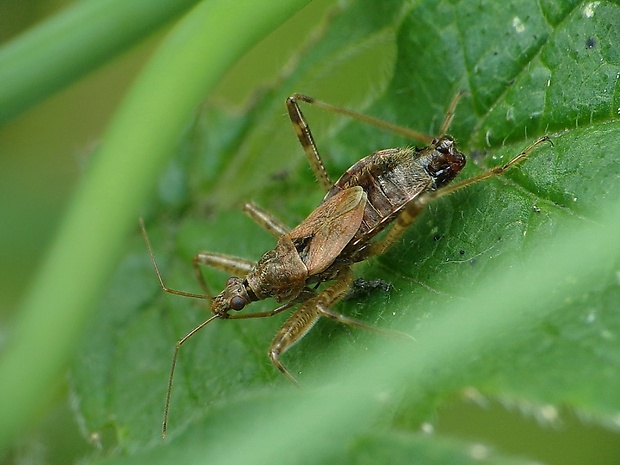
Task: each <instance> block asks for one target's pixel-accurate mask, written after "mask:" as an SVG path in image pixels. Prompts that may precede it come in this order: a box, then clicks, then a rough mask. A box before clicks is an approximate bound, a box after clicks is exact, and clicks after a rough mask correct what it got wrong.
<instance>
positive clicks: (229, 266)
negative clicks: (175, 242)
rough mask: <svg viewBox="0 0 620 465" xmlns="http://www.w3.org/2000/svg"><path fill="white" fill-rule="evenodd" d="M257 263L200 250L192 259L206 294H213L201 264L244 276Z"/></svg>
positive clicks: (232, 274)
mask: <svg viewBox="0 0 620 465" xmlns="http://www.w3.org/2000/svg"><path fill="white" fill-rule="evenodd" d="M255 264H256V263H255V262H253V261H251V260H246V259H244V258H239V257H234V256H231V255H224V254H220V253H212V252H199V253H197V254H196V255H194V258H193V260H192V267H193V269H194V275H195V276H196V279H197V280H198V283H199V284H200V287H201V288H202V290H203V291H204V293H205V294H206V295H211V292H210V291H209V286H207V283H206V281H205V278H204V276H203V274H202V271H201V269H200V267H201V266H210V267H211V268H215V269H218V270H221V271H225V272H227V273H228V274H230V275H231V276H239V277H242V276H245V275H247V274H248V273H249V272H250V271H251V270H252V268H254V265H255Z"/></svg>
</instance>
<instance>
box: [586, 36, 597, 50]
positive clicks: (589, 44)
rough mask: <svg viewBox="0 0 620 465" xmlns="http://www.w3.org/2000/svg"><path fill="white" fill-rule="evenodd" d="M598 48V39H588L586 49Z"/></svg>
mask: <svg viewBox="0 0 620 465" xmlns="http://www.w3.org/2000/svg"><path fill="white" fill-rule="evenodd" d="M594 47H596V39H595V38H594V37H588V38H587V39H586V48H594Z"/></svg>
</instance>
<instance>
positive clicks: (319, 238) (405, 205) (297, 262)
mask: <svg viewBox="0 0 620 465" xmlns="http://www.w3.org/2000/svg"><path fill="white" fill-rule="evenodd" d="M460 96H461V93H459V94H457V95H456V96H455V98H454V99H453V100H452V102H451V103H450V106H449V108H448V111H447V113H446V117H445V119H444V121H443V123H442V126H441V131H440V136H439V137H437V138H432V137H429V136H427V135H424V134H421V133H418V132H416V131H412V130H410V129H407V128H403V127H400V126H396V125H392V124H390V123H388V122H385V121H382V120H379V119H376V118H373V117H370V116H366V115H361V114H359V113H355V112H352V111H349V110H346V109H344V108H340V107H336V106H333V105H330V104H328V103H325V102H322V101H319V100H315V99H313V98H311V97H307V96H305V95H300V94H295V95H293V96H291V97H289V98H288V99H287V101H286V105H287V108H288V113H289V116H290V118H291V121H292V123H293V127H294V128H295V132H296V133H297V137H298V138H299V141H300V142H301V145H302V147H303V148H304V151H305V152H306V156H307V157H308V160H309V162H310V166H311V167H312V170H313V171H314V174H315V176H316V178H317V180H318V181H319V183H320V184H321V187H322V188H323V189H324V190H325V191H326V192H327V194H326V195H325V197H324V198H323V200H322V202H321V203H320V204H319V206H318V207H317V208H316V209H315V210H314V211H313V212H312V213H310V215H309V216H308V217H307V218H306V219H305V220H304V221H302V223H301V224H299V225H298V226H297V227H295V228H294V229H292V230H289V228H288V227H287V226H285V225H284V224H283V223H282V222H281V221H279V220H278V219H277V218H275V217H274V216H272V215H271V214H269V213H268V212H266V211H265V210H263V209H261V208H259V207H258V206H256V205H254V204H253V203H248V204H246V205H245V206H244V210H245V212H246V213H247V214H248V215H249V216H250V217H251V218H253V219H254V220H255V221H256V222H257V223H258V224H259V225H260V226H262V227H263V228H265V229H266V230H267V231H268V232H269V233H271V234H272V235H273V236H275V237H276V238H277V243H276V246H275V248H274V249H273V250H270V251H268V252H267V253H265V255H263V257H262V258H261V259H260V260H259V261H258V262H252V261H249V260H245V259H242V258H237V257H232V256H228V255H222V254H217V253H211V252H200V253H198V254H197V255H196V256H195V257H194V259H193V268H194V272H195V274H196V277H197V279H198V282H199V283H200V285H201V287H202V289H203V293H202V294H195V293H191V292H184V291H179V290H175V289H170V288H168V287H166V285H165V284H164V282H163V279H162V277H161V273H160V272H159V269H158V266H157V263H156V261H155V256H154V254H153V251H152V248H151V245H150V243H149V239H148V236H147V234H146V230H145V229H144V224H143V223H141V224H142V231H143V234H144V237H145V240H146V243H147V246H148V249H149V254H150V256H151V260H152V262H153V266H154V267H155V272H156V273H157V277H158V279H159V282H160V284H161V287H162V289H163V290H164V291H165V292H167V293H170V294H175V295H180V296H184V297H192V298H198V299H206V300H209V301H211V312H212V313H213V315H212V316H211V317H210V318H208V319H207V320H205V321H204V322H203V323H201V324H200V325H198V326H197V327H196V328H194V329H193V330H192V331H190V332H189V333H188V334H187V335H185V336H184V337H183V338H181V339H180V340H179V341H178V342H177V344H176V348H175V351H174V355H173V358H172V366H171V369H170V377H169V380H168V391H167V395H166V401H165V408H164V420H163V426H162V436H165V435H166V430H167V425H168V413H169V407H170V396H171V392H172V381H173V377H174V370H175V366H176V362H177V357H178V354H179V350H180V348H181V346H182V345H183V344H184V343H185V342H186V341H187V340H188V339H189V338H190V337H192V336H193V335H194V334H196V333H197V332H198V331H200V330H201V329H202V328H204V327H205V326H206V325H208V324H209V323H211V322H212V321H213V320H216V319H244V318H263V317H269V316H273V315H276V314H278V313H280V312H283V311H284V310H287V309H289V308H291V307H293V306H295V305H297V304H299V307H298V308H297V309H296V310H295V311H294V312H293V314H292V315H291V316H290V317H289V318H288V319H287V320H286V322H285V323H284V325H283V326H282V327H281V328H280V330H279V331H278V332H277V334H276V336H275V338H274V339H273V342H272V343H271V346H270V348H269V358H270V359H271V361H272V363H273V364H274V365H275V366H276V367H277V368H278V369H279V370H280V371H281V372H282V373H283V374H284V375H285V376H286V377H287V378H288V379H289V380H291V381H292V382H293V383H295V384H297V381H296V380H295V378H294V377H293V375H292V374H291V373H290V372H289V371H288V370H287V369H286V368H285V366H284V365H283V364H282V362H281V361H280V356H281V355H282V354H283V353H284V352H285V351H286V350H287V349H289V348H290V347H291V346H292V345H293V344H294V343H296V342H297V341H299V340H300V339H301V338H302V337H303V336H304V335H305V334H306V333H307V332H308V331H309V330H310V329H311V328H312V326H313V325H314V324H315V323H316V322H317V320H318V319H319V318H320V317H321V316H323V317H327V318H330V319H332V320H336V321H339V322H341V323H344V324H348V325H352V326H356V327H361V328H366V329H372V330H375V331H379V332H387V333H393V332H392V331H386V330H382V329H379V328H375V327H370V326H368V325H366V324H364V323H362V322H359V321H357V320H354V319H352V318H349V317H347V316H344V315H341V314H339V313H335V312H333V311H332V310H331V307H332V306H333V305H334V304H335V303H336V302H338V301H339V300H341V299H342V298H343V297H344V296H345V295H346V293H347V292H348V290H349V288H350V287H351V285H352V283H353V272H352V271H351V266H352V265H353V264H354V263H357V262H360V261H363V260H366V259H368V258H370V257H373V256H375V255H379V254H382V253H384V252H385V251H386V250H388V249H389V248H390V247H391V246H392V245H393V244H394V243H395V242H396V241H397V240H398V239H399V238H400V236H401V235H402V234H403V232H404V231H405V230H406V229H407V228H408V227H409V226H410V225H411V223H412V222H413V221H414V220H415V218H416V217H417V216H418V214H420V212H421V211H422V210H423V209H424V207H425V206H426V205H427V204H428V203H429V202H430V201H431V200H433V199H436V198H438V197H441V196H444V195H446V194H449V193H451V192H454V191H456V190H458V189H461V188H463V187H465V186H468V185H470V184H474V183H476V182H479V181H482V180H483V179H487V178H491V177H495V176H499V175H501V174H502V173H504V172H505V171H506V170H508V169H510V168H511V167H513V166H514V165H516V164H517V163H519V162H521V161H523V160H524V159H525V158H526V157H527V154H528V153H529V152H531V151H532V150H533V149H534V148H535V147H537V146H538V145H540V144H541V143H543V142H545V141H550V140H549V138H548V137H547V136H545V137H541V138H540V139H538V140H537V141H536V142H534V143H533V144H531V145H530V146H528V147H527V148H526V149H525V150H523V151H522V152H521V153H519V154H518V155H517V156H516V157H514V158H513V159H512V160H510V161H509V162H508V163H506V164H504V165H502V166H498V167H495V168H492V169H490V170H488V171H485V172H483V173H481V174H479V175H478V176H475V177H473V178H471V179H467V180H465V181H462V182H460V183H458V184H455V185H452V186H449V187H445V186H446V185H447V184H448V183H449V182H450V181H451V180H452V179H453V178H454V177H455V176H456V175H457V174H458V173H459V172H460V171H461V170H462V169H463V167H464V166H465V156H464V155H463V154H462V153H461V152H460V151H459V150H458V149H457V148H456V145H455V142H454V139H453V138H452V137H450V136H448V135H445V132H446V131H447V129H448V127H449V125H450V123H451V121H452V118H453V115H454V109H455V107H456V104H457V102H458V100H459V98H460ZM298 101H303V102H306V103H310V104H313V105H316V106H318V107H321V108H323V109H326V110H329V111H333V112H335V113H339V114H343V115H346V116H350V117H353V118H356V119H359V120H362V121H365V122H368V123H371V124H374V125H376V126H379V127H382V128H385V129H388V130H391V131H394V132H396V133H398V134H401V135H404V136H407V137H410V138H412V139H416V140H421V141H423V142H424V143H426V144H428V145H427V146H426V147H423V148H421V149H418V148H394V149H385V150H380V151H378V152H375V153H373V154H372V155H369V156H367V157H365V158H363V159H361V160H360V161H358V162H357V163H355V164H354V165H353V166H352V167H351V168H349V169H348V170H347V171H346V172H345V173H344V174H343V175H342V176H341V177H340V179H338V181H336V182H335V183H333V182H332V181H331V180H330V177H329V175H328V174H327V171H326V170H325V167H324V165H323V161H322V160H321V157H320V155H319V152H318V149H317V146H316V144H315V143H314V140H313V138H312V133H311V132H310V128H309V127H308V124H307V123H306V120H305V118H304V116H303V114H302V112H301V109H300V108H299V105H298V103H297V102H298ZM392 223H394V225H393V226H392V228H391V229H390V230H389V231H387V233H386V234H385V235H384V236H383V237H381V238H379V239H377V240H373V239H374V238H375V236H376V235H377V234H379V233H380V232H381V231H383V230H384V229H385V228H386V227H387V226H389V225H391V224H392ZM205 265H206V266H211V267H214V268H217V269H220V270H223V271H226V272H228V273H229V274H231V275H232V277H231V278H229V279H228V281H227V282H226V287H225V288H224V290H223V291H222V292H220V293H219V294H218V295H217V296H215V297H211V294H210V292H209V290H208V287H207V284H206V282H205V280H204V277H203V275H202V272H201V270H200V267H201V266H205ZM328 281H332V284H330V285H329V286H328V287H325V288H323V289H321V290H317V289H318V286H319V285H320V284H321V283H324V282H328ZM268 297H271V298H273V299H275V300H276V301H277V302H280V303H282V305H281V306H279V307H278V308H276V309H274V310H271V311H268V312H260V313H231V312H232V311H234V312H239V311H240V310H243V309H244V308H245V307H246V306H247V305H248V304H249V303H251V302H254V301H257V300H263V299H266V298H268Z"/></svg>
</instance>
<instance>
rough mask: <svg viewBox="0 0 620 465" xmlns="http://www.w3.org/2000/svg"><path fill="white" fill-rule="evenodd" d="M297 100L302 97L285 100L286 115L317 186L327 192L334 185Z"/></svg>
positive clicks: (293, 96) (296, 96) (302, 98)
mask: <svg viewBox="0 0 620 465" xmlns="http://www.w3.org/2000/svg"><path fill="white" fill-rule="evenodd" d="M305 98H307V97H305ZM297 99H300V100H304V97H303V96H301V95H298V94H295V95H292V96H290V97H289V98H288V99H286V108H287V109H288V115H289V117H290V118H291V123H293V128H294V129H295V133H296V134H297V138H298V139H299V143H300V144H301V146H302V147H303V149H304V152H306V157H308V162H309V163H310V167H311V168H312V171H314V176H315V177H316V179H317V181H319V184H320V185H321V187H322V188H323V190H324V191H325V192H327V191H329V190H330V189H331V187H332V185H333V184H334V183H333V182H332V180H331V179H330V177H329V174H327V171H326V170H325V165H323V160H321V155H320V154H319V149H318V148H317V146H316V144H315V142H314V138H313V137H312V132H311V131H310V127H309V126H308V123H306V118H304V115H303V113H302V112H301V109H300V108H299V105H297ZM304 101H307V100H304Z"/></svg>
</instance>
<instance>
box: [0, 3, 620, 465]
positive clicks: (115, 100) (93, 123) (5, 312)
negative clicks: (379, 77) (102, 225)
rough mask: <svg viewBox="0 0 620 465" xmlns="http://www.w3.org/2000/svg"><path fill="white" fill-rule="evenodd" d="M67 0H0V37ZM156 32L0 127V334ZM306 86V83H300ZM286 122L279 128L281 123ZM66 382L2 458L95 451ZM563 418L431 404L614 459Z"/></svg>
mask: <svg viewBox="0 0 620 465" xmlns="http://www.w3.org/2000/svg"><path fill="white" fill-rule="evenodd" d="M71 3H72V2H69V1H65V0H38V1H35V0H30V1H27V2H24V1H20V0H2V1H0V41H1V42H2V43H5V42H7V41H9V40H11V38H13V37H15V36H16V35H18V34H19V33H20V32H22V31H24V30H26V29H27V28H29V27H31V26H33V25H35V24H37V23H38V22H39V21H42V20H44V19H45V18H46V17H48V16H50V15H53V14H54V13H55V12H57V11H59V10H61V9H62V8H63V7H65V6H66V5H68V4H71ZM333 3H334V2H333V1H331V0H316V1H314V2H313V3H312V4H311V5H310V6H309V7H307V8H306V9H304V10H303V11H302V12H301V13H299V14H298V15H296V16H295V17H294V18H293V19H292V20H291V21H289V22H288V23H287V24H286V25H285V26H284V27H282V28H280V29H279V30H277V31H275V32H274V33H273V34H272V35H271V36H269V37H268V38H267V39H265V40H264V41H263V42H261V43H260V44H258V45H257V46H256V47H255V49H254V50H252V51H251V52H250V53H249V54H248V55H247V56H246V57H245V58H244V59H243V60H242V61H241V62H239V63H238V64H237V65H236V66H235V67H234V69H232V70H231V71H230V72H229V73H228V75H227V77H226V78H225V79H224V80H223V81H222V83H221V84H220V86H219V88H218V90H217V91H216V92H215V94H214V95H213V96H212V98H214V99H219V100H223V101H225V102H229V103H230V104H231V105H241V104H243V102H244V101H245V100H246V99H247V98H248V97H249V96H250V95H251V94H252V92H253V91H254V89H256V87H257V86H258V85H261V84H265V83H269V82H270V81H271V80H272V79H274V78H275V77H276V76H277V74H278V73H279V72H281V70H282V68H283V66H284V65H285V64H286V63H287V61H288V59H289V58H290V57H291V55H292V54H293V53H294V51H295V50H296V49H297V48H298V47H299V46H300V45H301V44H302V43H303V42H304V40H305V39H306V38H307V37H308V34H309V33H310V32H311V31H312V29H313V28H314V27H315V26H316V25H317V24H318V23H319V22H320V20H321V18H322V17H323V15H324V14H325V11H326V10H327V8H328V7H329V6H330V5H332V4H333ZM160 39H161V35H157V36H154V37H150V38H149V39H148V40H146V41H144V42H143V43H142V44H140V45H139V46H137V47H135V48H134V49H133V50H131V51H130V52H128V53H126V54H124V55H123V56H121V57H120V58H117V59H115V60H113V61H112V62H111V63H108V64H107V65H106V66H104V67H103V68H102V69H99V70H97V71H95V72H93V73H91V74H90V75H88V76H86V77H85V78H83V79H81V80H80V81H78V82H77V83H75V84H74V85H72V86H71V87H70V88H68V89H64V90H62V91H60V92H58V93H57V94H56V95H54V96H52V97H51V98H48V99H47V100H45V101H44V102H43V103H41V104H39V105H37V106H35V107H34V108H31V109H29V110H28V111H26V112H25V113H23V114H21V115H19V116H18V117H16V118H14V119H12V120H11V121H9V122H8V123H6V124H5V125H3V126H2V127H0V221H1V227H0V263H1V264H2V266H0V340H1V339H2V336H3V334H4V333H5V331H6V330H5V329H4V328H6V326H7V324H8V322H9V320H10V317H11V315H12V313H13V312H14V311H15V309H16V307H17V305H18V304H19V301H20V296H21V295H22V294H23V292H24V289H25V288H26V286H28V283H29V279H30V278H31V276H32V275H33V270H34V269H35V268H36V266H37V262H38V261H39V259H40V257H41V255H42V254H43V253H44V252H45V250H46V247H47V246H48V244H49V241H50V240H51V239H52V238H53V233H54V230H55V229H56V227H57V226H58V224H59V221H60V218H61V217H62V214H63V210H64V208H65V206H66V204H67V202H68V199H69V198H70V196H71V194H72V191H73V189H74V187H75V186H76V184H77V181H78V180H79V178H80V175H81V173H82V170H83V166H85V164H86V162H87V160H88V157H89V154H90V153H91V151H92V149H93V147H94V146H95V145H96V144H97V142H98V139H99V137H100V135H101V134H102V132H103V130H104V128H105V127H106V124H107V122H108V120H109V119H110V117H111V115H112V114H113V112H114V111H115V109H116V108H117V106H118V104H119V102H120V101H121V100H122V98H123V95H124V93H125V91H126V89H127V88H128V86H130V85H131V82H132V80H133V78H134V77H135V76H136V74H137V73H138V72H139V71H140V69H141V67H142V65H143V64H144V63H145V61H146V60H147V59H148V57H149V55H150V53H151V51H152V50H153V48H154V47H155V46H156V45H157V44H158V42H159V40H160ZM299 91H302V92H303V91H304V89H299ZM288 129H289V128H283V130H288ZM68 397H69V396H68V395H67V391H66V389H64V390H61V392H59V395H58V398H57V402H58V403H57V405H54V406H50V410H49V411H48V412H47V413H46V414H45V415H44V416H43V418H42V420H41V422H40V424H39V425H37V426H35V427H34V428H33V429H32V431H30V433H29V434H28V435H27V436H26V437H24V438H22V441H21V443H20V444H18V445H17V446H16V448H15V449H14V450H13V451H0V462H1V463H4V462H3V461H6V462H7V463H72V462H75V461H76V460H77V459H78V458H79V457H80V456H82V455H84V454H88V453H90V452H91V451H92V450H93V446H92V445H91V444H89V443H88V442H87V441H86V440H85V439H84V438H83V437H82V436H81V435H80V433H79V428H78V425H77V424H76V421H75V419H74V417H73V415H72V414H71V409H70V399H69V398H68ZM562 418H563V420H564V421H563V425H562V426H561V427H554V428H548V427H544V426H542V425H541V422H539V420H537V419H535V418H527V417H524V416H523V415H522V413H521V412H518V411H516V410H511V409H510V408H504V407H503V406H501V405H499V404H498V403H491V404H489V405H487V406H484V407H482V406H479V405H477V404H475V403H465V402H460V401H459V402H455V403H453V404H451V405H450V406H449V407H448V408H446V409H444V410H443V411H441V412H439V414H438V417H437V419H436V423H435V425H436V428H437V429H438V430H439V431H441V432H443V433H445V434H446V435H452V436H455V437H459V438H463V439H466V440H470V441H472V442H475V443H483V444H490V445H493V446H494V447H495V448H496V449H497V450H500V451H503V452H506V453H509V454H510V453H513V454H516V455H521V456H525V457H530V458H532V459H536V460H540V461H542V462H545V463H550V464H553V463H557V464H559V463H563V464H579V463H589V462H590V460H591V459H592V458H596V459H597V463H601V464H605V463H610V464H611V463H620V452H619V450H618V449H619V448H620V446H619V445H618V442H619V441H618V435H616V434H612V433H611V432H609V431H607V430H604V429H602V428H598V427H596V426H589V425H584V424H583V423H581V422H580V421H579V419H577V418H574V417H573V416H571V414H570V413H567V412H562Z"/></svg>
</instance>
